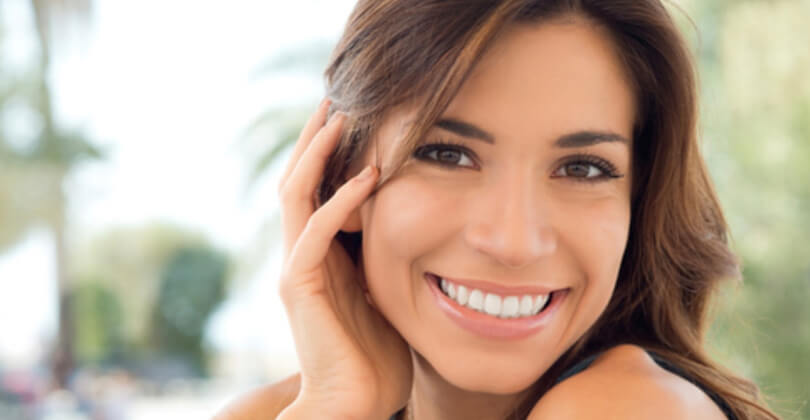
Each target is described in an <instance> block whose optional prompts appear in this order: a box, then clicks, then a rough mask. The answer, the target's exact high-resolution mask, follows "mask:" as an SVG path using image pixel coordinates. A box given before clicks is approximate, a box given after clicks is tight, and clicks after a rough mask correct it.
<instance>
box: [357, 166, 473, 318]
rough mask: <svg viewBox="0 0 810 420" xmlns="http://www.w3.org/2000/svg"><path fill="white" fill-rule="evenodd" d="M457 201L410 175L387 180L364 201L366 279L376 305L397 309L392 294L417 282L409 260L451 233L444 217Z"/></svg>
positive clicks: (402, 291) (423, 252)
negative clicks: (387, 181) (370, 197)
mask: <svg viewBox="0 0 810 420" xmlns="http://www.w3.org/2000/svg"><path fill="white" fill-rule="evenodd" d="M457 205H458V200H457V199H456V198H454V197H452V196H448V195H447V194H441V193H439V189H437V188H432V187H431V186H430V185H429V184H428V183H426V182H425V181H424V180H421V181H420V180H418V179H416V178H415V177H410V178H407V177H406V178H398V179H395V180H391V181H390V182H389V183H388V184H386V185H385V186H384V187H383V188H382V189H380V190H379V191H378V192H377V194H375V196H374V197H373V198H372V199H370V200H368V201H367V202H366V203H365V204H364V205H363V207H362V208H361V214H362V218H363V256H364V258H363V260H364V264H365V273H366V277H367V278H366V281H367V283H368V286H369V291H370V292H371V294H372V297H373V298H374V300H375V302H377V304H378V305H379V306H381V307H383V308H390V307H393V306H398V307H402V305H401V301H400V302H396V301H395V299H394V298H397V299H398V296H401V294H402V293H404V292H407V289H408V288H410V287H412V286H411V285H412V284H413V283H414V281H416V280H417V279H416V278H415V277H414V276H418V274H419V273H413V272H412V271H413V270H414V268H413V263H414V262H415V261H417V260H418V258H419V257H420V256H421V255H424V254H426V253H429V252H431V250H435V249H436V247H438V246H441V244H442V243H444V242H446V241H447V238H448V237H450V236H451V235H452V232H453V229H454V226H453V225H452V224H451V223H452V221H451V220H450V218H448V217H447V215H448V214H452V209H453V208H457ZM412 277H414V278H413V281H411V278H412ZM408 293H410V292H408ZM389 301H390V302H389ZM383 308H381V309H383ZM385 312H386V311H383V313H384V314H386V315H388V314H387V313H385ZM389 319H390V318H389Z"/></svg>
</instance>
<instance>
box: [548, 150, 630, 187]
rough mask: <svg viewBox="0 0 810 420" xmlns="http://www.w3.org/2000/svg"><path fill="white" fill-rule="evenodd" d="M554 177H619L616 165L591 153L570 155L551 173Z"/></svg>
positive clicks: (596, 180)
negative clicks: (566, 160)
mask: <svg viewBox="0 0 810 420" xmlns="http://www.w3.org/2000/svg"><path fill="white" fill-rule="evenodd" d="M552 176H553V177H555V178H567V179H570V180H572V181H581V182H599V181H605V180H608V179H611V178H621V177H622V176H623V175H621V174H619V173H618V172H617V171H616V166H615V165H613V164H612V163H610V162H609V161H607V160H605V159H602V158H600V157H598V156H593V155H576V156H571V157H570V158H569V160H568V162H566V163H563V164H562V165H561V166H560V167H559V168H557V170H556V171H554V174H553V175H552Z"/></svg>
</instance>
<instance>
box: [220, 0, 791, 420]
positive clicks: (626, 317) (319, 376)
mask: <svg viewBox="0 0 810 420" xmlns="http://www.w3.org/2000/svg"><path fill="white" fill-rule="evenodd" d="M326 75H327V81H328V92H329V99H330V100H327V101H324V103H323V104H322V105H321V107H320V109H319V110H318V112H317V113H316V114H315V116H314V117H313V118H312V119H311V120H310V122H309V123H308V124H307V126H306V127H305V128H304V130H303V132H302V134H301V137H300V139H299V142H298V144H297V145H296V147H295V150H294V151H293V158H292V160H291V162H290V164H289V165H288V169H287V171H286V173H285V175H284V176H283V177H282V182H281V185H280V194H281V198H282V202H283V223H284V236H285V268H284V274H283V276H282V280H281V288H280V291H281V295H282V298H283V300H284V303H285V306H286V309H287V312H288V314H289V319H290V322H291V324H292V329H293V334H294V338H295V342H296V348H297V351H298V356H299V359H300V362H301V368H302V370H301V374H300V376H297V377H294V378H291V379H289V380H287V381H285V382H283V383H281V384H276V385H272V386H269V387H267V388H265V389H262V390H259V391H258V392H257V394H254V395H252V396H250V397H248V398H247V399H245V400H243V401H241V402H239V403H236V404H235V405H233V406H232V408H231V409H230V410H229V411H227V412H226V413H224V414H223V415H222V418H225V419H238V418H244V419H252V418H257V419H258V418H274V417H276V416H277V415H278V416H279V417H278V418H284V419H294V418H316V417H323V416H329V417H334V418H346V419H385V418H388V417H390V416H391V415H392V414H393V417H392V418H397V417H400V418H414V419H477V418H480V419H503V418H510V419H525V418H529V419H535V420H537V419H558V418H623V419H636V418H638V419H641V418H645V419H646V418H689V419H695V418H705V419H719V418H738V419H754V418H775V416H774V415H773V414H772V413H771V412H770V411H769V410H768V409H767V408H765V406H764V405H763V404H762V402H761V401H760V399H759V396H758V394H757V391H756V387H755V386H754V385H753V384H752V383H750V382H748V381H746V380H744V379H740V378H738V377H736V376H734V375H732V374H730V373H728V372H726V371H725V370H723V369H722V368H720V367H719V366H717V365H716V364H714V363H713V362H712V361H711V360H710V359H709V358H708V356H707V355H706V352H705V350H704V345H703V335H704V333H705V330H706V328H707V326H708V320H707V317H706V314H707V310H708V302H709V300H710V298H711V295H712V293H713V291H714V290H716V288H717V286H718V284H719V283H720V281H722V280H724V279H728V278H730V277H734V276H737V275H738V270H737V262H736V259H735V257H734V255H733V254H732V253H731V252H730V250H729V248H728V244H727V239H726V236H727V235H726V225H725V221H724V220H723V216H722V212H721V209H720V207H719V205H718V202H717V200H716V198H715V195H714V191H713V189H712V186H711V183H710V181H709V179H708V175H707V172H706V170H705V168H704V164H703V161H702V158H701V156H700V154H699V150H698V145H697V136H696V131H697V130H696V93H695V83H694V74H693V69H692V65H691V62H690V59H689V55H688V53H687V51H686V49H685V47H684V44H683V41H682V40H681V38H680V35H679V34H678V33H677V30H676V28H675V26H674V25H673V23H672V21H671V19H670V17H669V15H668V14H667V11H666V9H665V8H664V7H663V5H662V4H661V3H660V2H659V1H658V0H643V1H642V0H624V1H621V0H591V1H587V0H581V1H574V0H569V1H555V0H545V1H543V0H536V1H529V0H503V1H474V2H468V1H465V2H460V1H447V0H441V1H439V0H375V1H371V0H369V1H360V2H359V3H358V5H357V7H356V9H355V12H354V13H353V15H352V17H351V18H350V20H349V23H348V26H347V28H346V32H345V34H344V36H343V38H342V39H341V41H340V43H339V44H338V46H337V48H336V50H335V52H334V55H333V58H332V62H331V64H330V65H329V67H328V69H327V71H326ZM330 113H331V114H332V117H331V118H328V122H327V117H328V114H330ZM363 168H366V169H365V170H362V171H361V169H363ZM376 168H379V169H376ZM378 172H379V175H378ZM358 173H359V175H357V174H358ZM313 197H314V199H313ZM282 410H283V411H282ZM279 412H280V414H279Z"/></svg>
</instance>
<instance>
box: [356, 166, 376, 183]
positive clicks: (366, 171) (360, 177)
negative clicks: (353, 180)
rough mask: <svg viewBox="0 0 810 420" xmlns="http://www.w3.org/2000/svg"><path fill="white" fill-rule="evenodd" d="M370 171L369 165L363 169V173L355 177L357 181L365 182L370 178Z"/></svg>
mask: <svg viewBox="0 0 810 420" xmlns="http://www.w3.org/2000/svg"><path fill="white" fill-rule="evenodd" d="M371 171H372V166H371V165H369V166H366V168H365V169H363V171H362V172H360V174H359V175H357V180H358V181H365V180H367V179H369V178H370V177H371Z"/></svg>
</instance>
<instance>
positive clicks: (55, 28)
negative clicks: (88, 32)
mask: <svg viewBox="0 0 810 420" xmlns="http://www.w3.org/2000/svg"><path fill="white" fill-rule="evenodd" d="M0 3H2V0H0ZM30 7H31V10H32V11H33V15H34V20H35V27H36V33H35V39H36V41H37V44H38V47H39V48H38V49H39V56H38V57H37V58H38V59H37V71H36V72H34V74H35V75H34V76H33V77H32V80H27V81H26V82H27V83H25V84H23V87H22V88H18V89H11V91H10V92H0V109H2V108H3V107H5V105H6V104H7V103H8V101H7V100H8V99H9V98H11V97H17V99H20V97H22V100H24V101H25V102H27V103H28V105H29V106H30V107H31V108H33V109H35V110H36V112H37V113H38V114H39V116H40V121H41V122H42V130H41V132H40V134H39V135H38V137H37V138H36V141H35V142H34V145H33V147H31V148H29V149H28V150H25V151H15V150H13V149H11V148H9V147H6V146H4V143H5V142H6V141H5V140H6V139H3V138H0V164H2V166H3V172H2V173H0V203H3V204H0V216H2V217H3V219H2V221H3V224H2V226H0V250H2V249H4V248H7V247H9V246H11V245H13V244H14V243H15V242H16V241H17V240H19V239H20V238H22V237H23V236H24V235H25V233H26V231H27V230H28V228H29V227H31V226H32V225H34V224H38V223H44V224H45V225H46V226H47V227H48V229H49V230H50V231H51V233H52V235H53V238H54V242H55V244H54V245H55V247H54V249H55V253H56V267H57V268H56V278H57V283H58V288H57V290H58V293H59V296H58V302H59V311H58V340H57V344H56V346H55V349H54V352H53V356H54V357H53V365H52V368H53V376H54V380H55V383H56V385H57V386H60V387H65V386H66V385H67V381H68V377H69V374H70V372H71V371H72V370H73V352H72V348H73V346H72V342H71V330H72V327H71V325H72V322H71V319H72V317H71V305H70V293H69V291H70V282H69V279H68V274H67V273H68V271H67V252H66V251H67V250H66V237H65V232H66V230H67V229H66V226H67V224H68V221H67V220H66V209H67V197H66V196H65V194H64V190H63V188H62V187H63V183H64V181H65V179H66V177H67V175H68V174H69V173H70V172H71V170H72V169H74V168H75V167H76V164H77V163H79V162H80V161H82V160H83V159H86V158H97V157H99V156H100V153H99V151H98V150H96V149H95V148H93V147H92V146H91V145H90V144H89V143H88V142H87V141H86V140H85V139H83V138H82V137H81V136H80V135H77V134H74V133H70V132H66V131H65V130H64V129H62V128H60V127H58V126H57V125H56V123H55V118H54V115H53V105H52V91H51V88H50V86H49V84H48V79H47V75H48V73H49V71H50V69H51V58H52V56H53V51H54V48H55V47H59V46H61V44H62V43H63V42H64V41H63V40H64V39H65V38H64V37H63V36H62V35H64V34H65V33H66V31H67V28H68V24H69V23H82V22H81V20H84V19H87V18H88V17H89V11H90V0H31V2H30ZM77 26H79V25H77ZM21 187H22V188H21ZM26 187H28V188H30V189H32V190H33V191H26V189H28V188H26ZM32 192H33V193H32ZM8 203H11V204H10V205H9V204H8Z"/></svg>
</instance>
